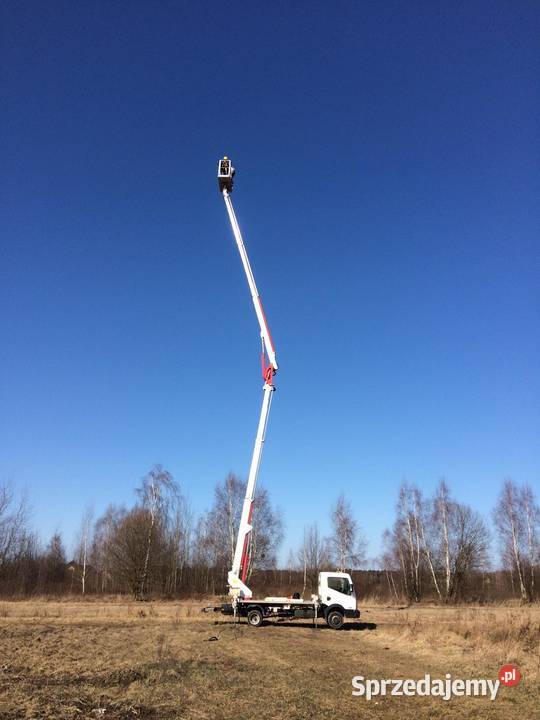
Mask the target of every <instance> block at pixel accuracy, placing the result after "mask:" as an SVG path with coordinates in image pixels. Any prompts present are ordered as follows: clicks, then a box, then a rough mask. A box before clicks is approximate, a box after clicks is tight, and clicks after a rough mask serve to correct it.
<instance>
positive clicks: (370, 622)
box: [0, 601, 540, 720]
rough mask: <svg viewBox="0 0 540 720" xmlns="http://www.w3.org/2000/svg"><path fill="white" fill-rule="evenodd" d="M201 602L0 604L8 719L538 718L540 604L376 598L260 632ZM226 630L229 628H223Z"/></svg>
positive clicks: (3, 702) (0, 706) (0, 673)
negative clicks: (470, 691)
mask: <svg viewBox="0 0 540 720" xmlns="http://www.w3.org/2000/svg"><path fill="white" fill-rule="evenodd" d="M201 605H202V603H199V604H197V603H185V602H184V603H180V604H179V603H172V602H171V603H165V602H160V603H152V604H150V603H144V604H143V603H134V602H124V601H117V602H95V601H94V602H84V603H83V602H69V601H66V602H47V601H42V602H13V603H11V602H4V603H0V718H1V719H2V720H13V719H15V718H51V720H52V719H54V720H64V719H67V718H104V719H105V720H109V719H111V720H112V719H115V720H119V719H120V718H126V719H127V718H152V719H155V720H164V719H165V718H167V719H168V718H171V719H172V718H178V719H180V718H182V719H185V720H199V719H200V720H206V719H210V718H212V720H229V719H232V718H235V720H238V718H245V719H246V720H251V719H252V718H261V720H284V719H291V720H301V719H304V718H305V719H306V720H307V719H309V720H318V719H319V718H321V719H323V718H332V720H342V719H347V718H399V719H400V720H401V719H402V718H403V719H405V720H406V719H408V718H415V720H416V719H417V718H424V717H425V718H428V717H429V718H453V719H454V718H457V719H458V720H459V719H460V718H482V720H484V719H489V718H504V720H512V719H513V718H519V719H520V720H521V719H522V718H533V717H537V715H535V713H538V706H539V704H540V654H539V639H540V608H539V607H538V606H535V607H532V608H530V607H529V608H520V607H497V608H486V607H475V608H469V607H467V608H438V607H430V606H423V607H422V606H421V607H415V608H408V609H399V608H392V607H377V606H374V605H372V606H369V607H363V606H362V603H360V606H361V609H362V618H361V620H362V622H360V623H348V624H347V626H346V627H347V629H345V630H342V631H333V630H329V629H328V628H326V626H324V625H321V626H320V627H319V628H318V629H316V628H314V627H313V626H312V624H311V623H310V622H309V621H304V622H298V623H294V624H291V623H280V624H273V623H268V624H266V625H265V626H263V627H262V628H258V629H252V628H248V627H247V626H246V625H245V624H240V625H234V624H233V623H232V622H231V621H230V620H229V618H226V617H222V616H220V615H203V614H201V613H200V612H199V608H200V607H201ZM212 638H217V639H215V640H214V639H212ZM508 662H512V663H515V664H517V665H518V666H519V667H520V669H521V672H522V674H523V680H522V681H521V683H520V684H519V685H518V686H517V687H513V688H505V687H501V689H500V690H499V694H498V697H497V699H496V700H495V701H493V702H491V701H490V700H488V699H485V698H470V699H469V698H454V699H452V700H451V701H449V702H445V701H443V700H442V699H440V698H431V697H386V698H384V697H380V698H374V699H372V700H371V701H370V702H366V700H365V699H364V698H358V697H353V696H352V694H351V691H352V686H351V678H352V676H353V675H363V676H364V677H366V678H374V679H376V678H409V677H410V678H421V677H423V676H424V674H425V673H431V675H432V677H434V678H435V677H440V678H444V676H445V673H447V672H450V673H452V675H453V676H454V677H462V678H467V677H476V678H479V677H489V678H493V679H495V678H496V676H497V672H498V669H499V667H500V666H501V665H503V664H505V663H508Z"/></svg>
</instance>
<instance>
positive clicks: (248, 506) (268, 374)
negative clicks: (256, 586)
mask: <svg viewBox="0 0 540 720" xmlns="http://www.w3.org/2000/svg"><path fill="white" fill-rule="evenodd" d="M234 173H235V170H234V168H233V166H232V163H231V161H230V159H229V158H228V157H224V158H223V159H221V160H220V161H219V163H218V185H219V190H220V192H221V193H222V195H223V200H224V201H225V206H226V208H227V213H228V215H229V220H230V222H231V227H232V231H233V234H234V238H235V240H236V245H237V246H238V251H239V253H240V258H241V260H242V265H243V266H244V272H245V273H246V278H247V281H248V285H249V290H250V292H251V298H252V300H253V305H254V307H255V313H256V315H257V320H258V321H259V327H260V331H261V345H262V352H261V358H262V360H261V361H262V373H263V379H264V385H263V401H262V407H261V414H260V417H259V425H258V428H257V436H256V438H255V446H254V448H253V455H252V457H251V465H250V468H249V476H248V481H247V486H246V495H245V498H244V504H243V507H242V515H241V518H240V525H239V528H238V537H237V540H236V549H235V553H234V559H233V565H232V568H231V571H230V572H229V575H228V584H229V594H230V595H231V596H232V597H233V600H235V599H237V598H239V597H240V598H251V597H252V592H251V590H250V589H249V588H248V587H247V585H246V578H247V573H248V568H249V560H250V551H251V531H252V529H253V526H252V524H251V519H252V514H253V500H254V497H255V487H256V485H257V477H258V475H259V469H260V466H261V457H262V451H263V445H264V440H265V436H266V428H267V425H268V416H269V414H270V406H271V404H272V395H273V393H274V390H275V387H274V385H273V382H272V380H273V376H274V374H275V373H276V371H277V369H278V365H277V360H276V352H275V349H274V344H273V342H272V336H271V335H270V329H269V327H268V322H267V320H266V316H265V314H264V310H263V306H262V302H261V297H260V295H259V291H258V290H257V285H256V284H255V278H254V276H253V271H252V269H251V265H250V263H249V258H248V254H247V251H246V247H245V245H244V241H243V240H242V234H241V232H240V227H239V225H238V221H237V219H236V215H235V213H234V208H233V205H232V201H231V195H230V193H231V192H232V189H233V178H234ZM266 358H268V361H267V360H266Z"/></svg>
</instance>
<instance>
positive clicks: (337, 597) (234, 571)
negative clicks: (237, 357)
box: [212, 157, 360, 630]
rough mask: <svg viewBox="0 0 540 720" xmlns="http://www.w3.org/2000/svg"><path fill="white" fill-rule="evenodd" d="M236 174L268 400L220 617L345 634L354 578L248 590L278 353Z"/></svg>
mask: <svg viewBox="0 0 540 720" xmlns="http://www.w3.org/2000/svg"><path fill="white" fill-rule="evenodd" d="M234 174H235V170H234V167H233V165H232V162H231V160H230V158H228V157H224V158H222V159H221V160H219V162H218V187H219V191H220V193H221V194H222V196H223V200H224V201H225V206H226V208H227V213H228V215H229V220H230V223H231V227H232V231H233V234H234V238H235V240H236V245H237V247H238V251H239V253H240V258H241V260H242V265H243V267H244V272H245V274H246V278H247V281H248V285H249V290H250V293H251V298H252V301H253V306H254V308H255V314H256V315H257V320H258V322H259V327H260V334H261V362H262V377H263V381H264V384H263V388H262V389H263V400H262V406H261V413H260V417H259V424H258V427H257V435H256V437H255V445H254V448H253V455H252V458H251V465H250V468H249V475H248V481H247V485H246V494H245V498H244V503H243V506H242V514H241V517H240V524H239V527H238V536H237V540H236V548H235V553H234V558H233V564H232V568H231V570H230V572H229V574H228V586H229V596H230V599H231V601H230V602H229V603H224V604H222V605H220V606H218V607H216V608H212V609H213V610H214V611H217V612H221V613H223V614H225V615H234V616H235V617H245V618H247V622H248V624H249V625H251V626H252V627H259V626H260V625H262V623H263V621H264V620H265V618H282V619H290V620H292V619H295V618H296V619H304V618H310V619H311V618H312V619H317V618H319V617H322V618H324V619H325V620H326V622H327V624H328V626H329V627H331V628H333V629H335V630H339V628H341V626H342V625H343V622H344V620H345V618H358V617H360V612H359V611H358V610H357V607H356V595H355V590H354V585H353V582H352V578H351V576H350V575H349V574H348V573H344V572H321V573H319V585H318V594H317V595H312V596H311V599H310V600H304V599H302V598H300V596H299V594H298V593H295V595H294V597H292V598H287V597H266V598H263V599H255V598H254V597H253V593H252V591H251V590H250V589H249V587H248V586H247V584H246V582H247V576H248V568H249V563H250V555H251V532H252V529H253V526H252V524H251V523H252V515H253V500H254V497H255V487H256V485H257V478H258V475H259V469H260V465H261V457H262V451H263V446H264V441H265V437H266V428H267V425H268V416H269V414H270V406H271V404H272V397H273V394H274V391H275V386H274V382H273V379H274V375H275V374H276V372H277V370H278V364H277V360H276V351H275V348H274V343H273V341H272V336H271V335H270V329H269V327H268V322H267V320H266V316H265V314H264V310H263V306H262V302H261V297H260V295H259V291H258V290H257V285H256V284H255V278H254V275H253V271H252V269H251V265H250V262H249V258H248V254H247V251H246V247H245V245H244V241H243V240H242V234H241V232H240V227H239V225H238V221H237V219H236V215H235V213H234V208H233V204H232V200H231V193H232V190H233V182H234Z"/></svg>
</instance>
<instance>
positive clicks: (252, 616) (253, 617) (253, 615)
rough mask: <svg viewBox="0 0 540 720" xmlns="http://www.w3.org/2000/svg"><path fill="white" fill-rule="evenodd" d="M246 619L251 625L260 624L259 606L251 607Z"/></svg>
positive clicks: (256, 625) (261, 619)
mask: <svg viewBox="0 0 540 720" xmlns="http://www.w3.org/2000/svg"><path fill="white" fill-rule="evenodd" d="M247 621H248V623H249V624H250V625H251V627H260V626H261V625H262V621H263V614H262V612H261V611H260V610H259V608H253V610H250V611H249V612H248V615H247Z"/></svg>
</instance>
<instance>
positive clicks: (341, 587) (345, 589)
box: [328, 577, 353, 595]
mask: <svg viewBox="0 0 540 720" xmlns="http://www.w3.org/2000/svg"><path fill="white" fill-rule="evenodd" d="M328 587H329V588H330V590H336V591H337V592H340V593H343V594H344V595H352V591H353V588H352V584H351V583H350V582H349V579H348V578H344V577H329V578H328Z"/></svg>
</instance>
